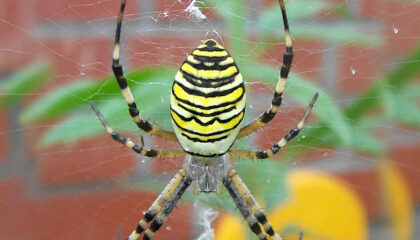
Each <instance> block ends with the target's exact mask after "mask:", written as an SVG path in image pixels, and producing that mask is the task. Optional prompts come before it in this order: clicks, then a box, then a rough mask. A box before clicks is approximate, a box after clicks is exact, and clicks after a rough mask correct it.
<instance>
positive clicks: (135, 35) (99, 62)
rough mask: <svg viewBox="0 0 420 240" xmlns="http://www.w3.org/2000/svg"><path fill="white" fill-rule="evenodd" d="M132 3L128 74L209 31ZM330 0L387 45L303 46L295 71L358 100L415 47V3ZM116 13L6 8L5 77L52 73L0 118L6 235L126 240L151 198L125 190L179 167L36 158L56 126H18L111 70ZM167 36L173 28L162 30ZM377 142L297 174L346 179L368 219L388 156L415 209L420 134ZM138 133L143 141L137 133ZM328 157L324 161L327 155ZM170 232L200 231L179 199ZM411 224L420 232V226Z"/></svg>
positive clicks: (85, 154)
mask: <svg viewBox="0 0 420 240" xmlns="http://www.w3.org/2000/svg"><path fill="white" fill-rule="evenodd" d="M128 2H129V3H128V5H127V8H126V12H125V20H126V22H125V25H124V28H123V46H125V47H123V59H122V61H123V63H126V64H127V66H128V69H133V68H135V67H140V66H156V65H162V64H163V65H170V66H177V65H179V63H180V62H181V61H182V60H183V59H184V58H185V56H186V54H188V53H189V52H190V51H191V49H192V48H193V47H195V46H196V45H197V43H198V42H199V41H200V40H201V39H203V38H204V37H205V35H206V31H203V30H202V29H201V28H200V24H192V23H191V21H190V18H189V17H188V16H187V14H186V13H183V10H184V9H185V7H186V6H187V5H188V2H187V1H177V0H158V1H152V0H146V1H140V0H129V1H128ZM335 2H339V3H341V4H343V5H347V6H348V7H349V9H351V11H353V12H352V13H353V14H355V15H356V16H357V19H356V23H357V24H358V25H357V28H360V29H363V31H365V32H378V33H379V34H380V36H381V37H382V38H383V40H384V43H383V45H381V46H377V47H372V48H367V47H366V46H360V45H355V44H351V43H346V44H342V45H340V44H335V43H331V42H320V41H319V40H318V41H311V40H307V39H306V40H299V39H297V40H296V41H295V42H294V49H295V53H296V55H295V61H294V65H293V70H294V71H295V72H296V73H299V74H301V75H302V76H305V77H309V78H311V79H313V80H314V81H315V82H317V83H318V84H319V86H321V88H323V89H325V90H327V91H328V92H329V93H330V94H331V95H332V96H334V97H336V99H337V101H348V100H349V99H350V100H351V99H353V98H357V96H359V94H360V93H362V92H363V91H364V90H366V89H368V88H369V87H370V86H371V84H372V83H373V82H374V81H375V80H376V79H377V78H378V77H379V76H381V75H382V73H383V72H384V71H386V70H389V69H390V68H392V66H393V65H394V64H395V63H398V62H399V61H400V60H401V57H403V56H404V55H405V54H407V53H409V52H410V51H411V50H413V48H414V47H415V45H416V44H417V43H418V39H419V34H420V31H419V27H418V22H419V20H420V19H419V16H420V4H418V3H413V2H409V1H391V0H360V1H335ZM252 4H254V5H256V4H258V2H255V1H252V3H251V4H250V6H253V5H252ZM118 9H119V1H118V0H103V1H96V0H71V1H63V0H57V1H45V0H36V1H33V0H20V1H13V0H4V1H3V2H2V7H1V9H0V29H1V33H0V55H1V58H0V74H3V76H7V75H8V74H10V73H13V72H14V71H16V70H18V69H19V68H20V67H22V66H24V65H25V64H27V63H30V62H32V61H34V60H36V59H40V58H43V59H47V60H48V61H49V62H50V63H52V64H53V69H54V73H53V74H52V76H51V77H52V78H53V79H52V84H51V86H49V87H46V88H43V89H41V90H39V92H37V94H35V96H28V98H25V99H24V100H22V101H21V102H19V103H18V104H14V105H12V106H10V108H8V109H6V110H5V111H3V112H2V113H1V114H0V196H1V199H0V212H1V214H0V238H1V239H23V238H28V239H57V238H58V239H66V238H68V239H70V238H79V239H88V238H89V239H115V238H114V236H116V234H117V231H118V228H119V227H121V232H122V234H121V235H122V237H124V236H126V235H127V234H128V233H129V232H130V231H131V228H132V227H134V226H135V223H136V222H137V221H138V220H139V216H140V215H141V213H142V211H144V210H145V209H147V208H148V206H149V205H150V204H151V202H152V201H153V200H154V198H155V197H156V194H154V193H151V192H148V191H145V190H144V191H142V190H138V189H137V190H127V189H126V188H123V187H121V184H120V183H121V182H127V181H128V182H134V183H135V182H136V181H146V182H147V181H148V179H153V178H159V179H168V178H169V177H170V176H171V175H172V173H173V171H174V170H175V169H177V168H179V167H180V166H181V165H182V161H183V160H182V159H175V160H170V161H168V160H161V159H157V160H155V161H146V162H145V163H143V162H142V161H141V160H139V158H138V157H137V156H136V155H135V154H133V153H131V152H129V151H127V150H126V149H124V148H121V147H120V146H119V145H116V144H115V143H114V142H113V141H112V140H111V139H109V138H105V137H104V136H100V137H96V138H95V139H89V140H83V141H80V142H77V143H75V144H72V145H70V146H68V145H66V146H54V147H51V148H48V149H42V150H40V149H37V148H36V147H35V144H34V143H36V142H37V141H39V139H40V135H41V134H42V133H44V132H45V131H46V130H48V128H49V127H48V126H52V125H53V124H54V123H55V122H50V123H46V124H44V123H43V124H42V125H41V124H34V125H32V126H22V125H20V124H19V121H18V119H19V113H20V111H21V109H22V108H23V107H25V106H27V105H28V104H30V103H31V102H32V101H33V100H34V99H37V98H38V97H39V96H44V95H46V94H48V92H49V91H51V90H53V89H54V88H57V87H59V86H61V85H63V84H65V83H68V82H70V81H74V80H79V79H81V78H94V77H101V76H107V75H110V74H111V69H110V67H109V66H110V61H111V52H112V41H113V40H112V39H113V34H114V28H115V21H116V15H117V12H118ZM205 13H206V15H207V16H208V17H209V18H210V21H213V22H212V24H214V26H215V27H216V28H217V27H219V28H217V31H218V32H219V33H220V34H222V35H223V29H224V28H223V23H222V22H221V20H220V18H218V17H217V15H216V14H215V13H214V12H212V11H211V10H207V11H206V12H205ZM153 19H154V20H156V21H153ZM319 19H321V22H323V23H325V24H326V25H328V24H331V22H333V21H334V15H332V16H322V17H319V18H316V19H315V20H314V21H317V20H319ZM310 22H311V21H309V23H310ZM183 24H189V25H188V26H190V25H191V29H192V30H193V31H191V32H188V33H187V34H184V33H182V32H180V33H176V31H173V29H176V28H177V27H178V26H182V25H183ZM338 24H340V23H338ZM344 27H345V25H344V23H343V28H344ZM171 28H172V31H167V30H166V31H165V29H171ZM148 29H151V30H155V31H148ZM156 29H159V30H156ZM160 29H163V30H160ZM292 32H293V29H292ZM396 32H397V33H396ZM275 50H279V51H275ZM280 51H283V46H279V48H278V49H273V51H272V52H270V53H267V54H268V57H267V58H268V59H270V61H272V60H275V64H279V63H280V62H281V55H278V56H277V55H275V56H274V55H273V52H280ZM126 69H127V67H126ZM352 69H353V70H354V71H355V73H354V72H352ZM271 91H272V90H270V88H267V87H266V86H259V87H256V88H254V90H253V93H252V96H251V97H250V101H251V104H252V105H253V106H255V108H253V110H252V111H254V112H253V114H254V115H257V114H259V113H260V112H261V111H262V110H263V109H264V108H265V107H266V105H264V104H258V102H259V101H256V99H259V100H260V99H264V100H266V101H265V102H267V103H269V102H270V98H271V97H270V96H271ZM6 94H7V93H6ZM282 112H283V113H287V114H291V115H287V116H285V115H286V114H280V115H279V116H277V117H276V119H275V120H273V121H272V122H271V125H270V128H265V129H263V130H262V131H260V132H259V134H258V135H257V136H256V137H254V138H252V139H253V140H255V143H256V146H258V147H267V146H269V145H270V144H271V143H272V142H274V141H275V140H276V136H282V135H283V134H284V133H286V132H287V131H288V129H289V127H290V126H291V125H292V124H293V123H294V120H295V119H297V118H298V116H299V113H300V109H297V110H296V106H295V105H294V104H293V103H292V102H291V101H290V100H287V99H286V104H285V106H284V108H283V110H282ZM290 116H292V117H290ZM273 130H275V131H273ZM380 134H383V136H385V137H386V138H387V139H388V140H387V141H386V142H387V143H388V145H387V147H388V149H387V151H386V152H387V153H386V154H385V156H382V157H371V156H365V155H363V154H359V153H355V152H349V151H344V150H341V149H331V150H325V151H324V150H321V151H319V153H315V154H313V155H310V156H309V157H306V158H304V159H302V160H301V162H300V164H299V167H302V166H309V167H316V168H321V169H323V170H325V171H329V172H331V173H332V174H334V175H336V176H337V177H339V178H341V179H343V180H344V181H346V182H347V183H348V186H350V187H351V188H354V190H355V191H357V192H358V194H359V195H360V197H361V199H362V201H363V203H364V204H365V208H366V211H367V213H368V216H369V218H370V220H372V222H373V223H374V220H377V219H380V217H382V216H384V214H385V213H384V209H383V208H382V207H381V205H382V204H383V199H381V197H380V194H379V192H380V189H381V187H382V186H381V182H380V181H379V180H377V179H378V171H379V170H378V165H379V162H381V161H382V160H383V159H385V158H389V159H391V160H392V161H394V162H395V163H396V166H397V167H398V168H399V170H400V171H401V172H402V173H403V175H404V178H405V180H406V181H407V183H408V185H409V187H410V191H411V193H412V197H413V200H414V202H415V203H419V202H420V190H419V188H418V184H419V183H420V182H419V181H420V180H419V179H420V178H419V176H420V175H419V171H418V169H419V168H420V161H419V158H418V156H419V155H420V141H419V139H420V138H419V137H418V134H419V133H418V131H416V130H415V129H413V128H411V127H407V126H395V125H390V126H384V132H383V133H380ZM132 137H133V138H136V136H135V135H133V136H132ZM154 144H155V146H157V147H165V148H166V147H173V146H176V144H175V145H168V143H166V142H159V141H156V142H154ZM325 153H328V157H320V156H323V155H324V154H325ZM331 163H332V164H331ZM372 179H373V180H372ZM165 226H166V227H163V230H161V231H162V232H161V233H159V234H158V235H157V236H156V239H192V238H193V236H195V235H196V232H197V229H198V227H197V226H196V224H195V221H194V214H193V208H192V207H191V206H190V205H188V204H185V203H182V202H181V204H179V205H178V207H177V208H176V209H175V210H174V212H173V214H172V215H171V218H170V219H169V221H168V223H167V224H166V225H165ZM416 226H417V227H419V226H420V221H417V222H416ZM417 229H419V228H417ZM383 231H384V229H383V228H381V227H380V226H379V227H378V225H376V224H372V232H371V239H383V238H380V237H378V236H381V237H382V234H381V232H382V233H383ZM415 236H416V237H414V238H413V239H417V238H419V237H420V232H418V230H417V233H416V235H415Z"/></svg>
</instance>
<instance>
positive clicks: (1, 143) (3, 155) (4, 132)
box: [0, 112, 11, 164]
mask: <svg viewBox="0 0 420 240" xmlns="http://www.w3.org/2000/svg"><path fill="white" fill-rule="evenodd" d="M9 133H10V129H9V119H8V114H6V113H5V112H2V113H1V114H0V164H1V163H3V162H6V161H7V157H8V154H9V147H10V144H11V143H10V141H9V138H10V134H9Z"/></svg>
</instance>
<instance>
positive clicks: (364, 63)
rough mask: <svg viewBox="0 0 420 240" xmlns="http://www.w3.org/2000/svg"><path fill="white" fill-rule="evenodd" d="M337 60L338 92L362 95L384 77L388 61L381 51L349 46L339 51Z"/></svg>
mask: <svg viewBox="0 0 420 240" xmlns="http://www.w3.org/2000/svg"><path fill="white" fill-rule="evenodd" d="M337 60H338V61H337V63H338V67H337V76H338V79H337V81H338V84H339V85H338V90H339V91H340V92H342V93H361V92H364V91H366V90H367V89H368V88H370V87H371V85H372V83H374V82H375V81H376V80H377V79H378V77H380V76H382V72H383V71H384V64H385V60H386V59H385V56H384V54H383V51H382V50H381V49H375V48H366V47H358V46H348V47H345V48H342V49H341V50H340V51H339V56H338V59H337Z"/></svg>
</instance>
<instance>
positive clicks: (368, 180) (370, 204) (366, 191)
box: [337, 166, 382, 219]
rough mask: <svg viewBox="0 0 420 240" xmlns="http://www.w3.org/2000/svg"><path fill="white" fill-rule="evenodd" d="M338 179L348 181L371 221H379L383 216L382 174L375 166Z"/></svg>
mask: <svg viewBox="0 0 420 240" xmlns="http://www.w3.org/2000/svg"><path fill="white" fill-rule="evenodd" d="M337 177H339V178H341V179H342V180H344V181H346V182H347V184H348V186H349V187H351V188H353V189H354V190H355V191H356V192H357V193H358V195H359V196H360V198H361V200H362V202H363V204H364V206H365V209H366V211H367V214H368V216H369V219H377V218H378V217H380V216H382V212H381V211H382V209H381V204H382V199H381V194H380V191H381V182H380V173H379V171H378V169H377V168H376V167H375V166H373V167H371V168H366V169H360V170H351V171H346V172H343V173H339V174H337Z"/></svg>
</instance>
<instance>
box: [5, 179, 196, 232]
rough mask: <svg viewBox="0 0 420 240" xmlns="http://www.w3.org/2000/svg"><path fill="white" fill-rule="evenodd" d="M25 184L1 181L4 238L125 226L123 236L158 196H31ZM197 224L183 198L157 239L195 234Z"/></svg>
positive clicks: (106, 193) (122, 193)
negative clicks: (194, 226) (193, 226)
mask: <svg viewBox="0 0 420 240" xmlns="http://www.w3.org/2000/svg"><path fill="white" fill-rule="evenodd" d="M11 186H14V187H13V188H12V187H11ZM21 189H22V182H19V181H15V180H8V181H2V182H0V192H1V193H2V196H3V197H2V198H1V199H0V212H1V213H2V214H1V216H0V238H1V239H34V240H37V239H43V240H45V239H57V238H60V239H116V236H117V231H118V229H119V228H120V227H121V236H120V238H121V239H123V238H125V237H126V236H128V234H129V233H130V232H131V231H132V230H133V228H134V227H135V226H136V224H137V222H138V221H139V220H140V218H141V217H142V212H143V211H145V210H147V209H148V207H149V205H150V204H151V203H152V202H153V201H154V199H155V198H156V197H157V195H156V194H150V193H147V192H142V191H122V190H112V191H111V190H108V191H95V192H84V193H74V192H73V193H64V194H56V195H47V196H28V195H27V194H25V193H22V192H20V190H21ZM191 226H192V215H191V208H189V207H188V206H186V205H184V204H182V203H181V204H179V205H177V207H176V208H175V209H174V211H173V213H172V214H171V215H170V217H169V219H168V220H167V221H166V223H165V224H164V225H163V227H162V228H161V230H160V231H159V232H158V233H157V234H156V238H155V239H157V240H159V239H160V240H169V239H191V237H192V228H191ZM167 227H170V230H168V229H167Z"/></svg>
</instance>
